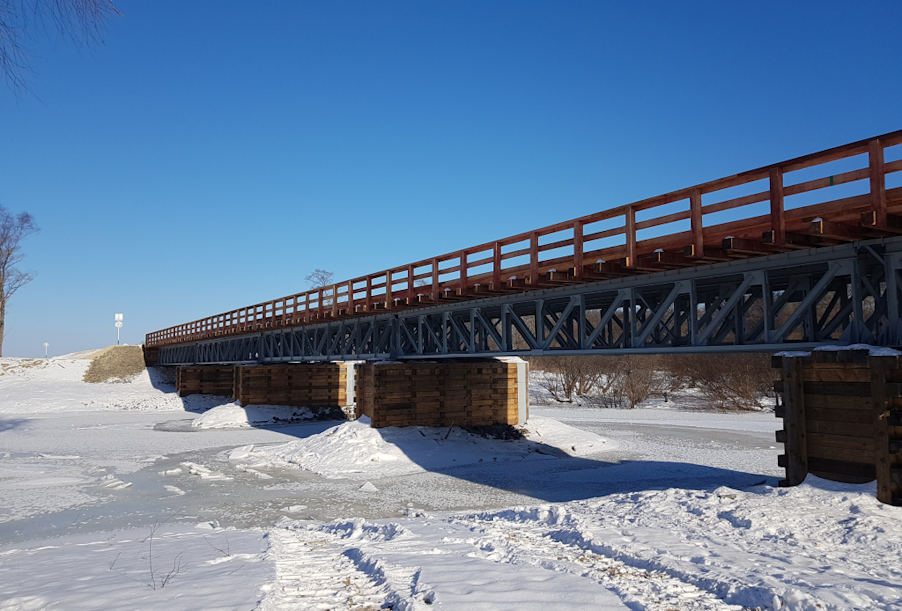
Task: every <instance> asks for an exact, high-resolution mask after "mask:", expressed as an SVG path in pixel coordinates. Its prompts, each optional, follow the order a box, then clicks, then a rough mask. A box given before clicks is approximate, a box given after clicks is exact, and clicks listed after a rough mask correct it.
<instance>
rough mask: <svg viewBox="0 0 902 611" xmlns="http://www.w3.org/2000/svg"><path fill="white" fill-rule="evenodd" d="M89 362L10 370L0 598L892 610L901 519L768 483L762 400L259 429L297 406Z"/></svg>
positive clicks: (771, 473) (276, 605) (852, 492)
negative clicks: (423, 423)
mask: <svg viewBox="0 0 902 611" xmlns="http://www.w3.org/2000/svg"><path fill="white" fill-rule="evenodd" d="M86 366H87V361H84V360H80V359H77V358H69V359H63V358H59V359H47V360H37V361H34V360H25V359H22V360H19V359H0V370H2V373H0V498H2V499H3V502H2V503H0V611H13V610H16V611H19V610H26V609H122V610H131V609H136V608H140V609H142V610H149V611H178V610H181V609H260V610H264V611H281V610H288V609H327V608H328V609H333V610H339V609H343V610H351V609H357V610H363V609H379V608H389V607H390V608H393V609H395V610H396V611H397V610H408V611H409V610H424V609H446V610H453V609H468V610H469V609H475V610H479V609H493V610H496V609H497V610H506V609H517V610H518V611H519V610H523V611H534V610H538V609H547V608H562V609H564V608H566V609H633V610H640V609H641V610H649V611H669V610H673V609H679V610H681V611H709V610H711V611H714V610H716V611H720V610H732V611H741V610H743V609H762V610H763V609H768V610H775V611H776V610H778V609H779V610H780V611H833V610H835V611H840V610H853V609H885V610H890V611H902V588H900V587H899V583H900V581H902V567H900V565H899V558H900V557H902V508H900V507H891V506H888V505H883V504H880V503H879V502H877V500H876V498H875V485H874V483H873V482H872V483H870V484H862V485H852V484H839V483H835V482H828V481H825V480H821V479H818V478H816V477H813V476H809V477H808V479H807V480H806V481H805V483H804V484H803V485H801V486H797V487H793V488H777V487H775V483H776V480H777V479H778V476H779V475H780V474H781V473H782V471H781V470H780V469H778V468H777V467H776V455H777V453H779V451H780V450H779V448H778V447H777V446H779V444H776V443H775V442H773V431H774V430H776V429H777V428H780V421H779V420H778V419H777V418H774V416H773V413H771V412H766V411H764V412H750V413H719V412H713V411H707V410H705V409H702V407H703V406H701V405H700V404H698V403H693V404H692V405H693V408H692V409H690V410H688V411H687V410H686V409H681V408H680V407H681V406H679V405H678V406H674V405H673V404H672V403H671V404H662V403H660V402H652V403H649V404H647V405H645V406H643V407H640V408H637V409H633V410H629V409H589V408H580V407H573V406H568V407H556V406H543V407H537V406H533V407H532V408H531V409H530V419H529V422H528V423H527V426H526V427H525V434H526V438H525V439H522V440H517V441H503V440H491V439H486V438H483V437H480V436H476V435H471V434H469V433H466V432H465V431H463V430H461V429H460V428H459V427H454V428H452V429H450V430H449V429H447V428H442V429H430V428H416V427H413V428H406V429H372V428H370V427H369V426H368V422H366V421H365V420H362V421H356V422H340V423H338V422H303V423H300V424H294V425H291V426H279V427H276V428H266V426H268V425H269V424H271V423H274V422H275V420H274V418H270V417H269V415H274V416H279V415H284V414H285V413H286V412H285V411H283V410H285V409H286V408H278V409H276V408H272V409H271V410H270V411H267V410H266V409H263V410H258V409H257V408H254V407H251V408H249V409H241V408H237V406H235V405H234V404H233V403H232V402H231V401H229V400H228V399H227V398H224V397H197V398H192V397H186V398H184V399H180V398H178V397H177V396H176V395H175V393H174V392H172V388H171V386H168V385H166V384H165V382H164V381H162V380H160V379H155V378H154V377H152V376H151V375H146V376H139V377H138V378H136V379H135V380H133V381H132V382H129V383H121V384H85V383H83V382H81V376H82V375H83V373H84V369H85V367H86ZM207 407H215V408H216V409H211V410H209V411H206V414H205V415H206V416H207V418H206V421H205V420H202V419H203V418H204V415H202V416H198V414H197V413H196V412H198V411H204V410H205V408H207ZM267 414H269V415H267ZM198 422H200V423H204V422H206V424H204V425H203V426H197V424H198ZM261 423H262V424H261ZM374 459H375V460H374ZM496 459H497V460H496ZM550 501H555V502H550ZM436 508H439V509H436ZM310 516H320V517H318V518H316V519H311V518H310ZM236 525H237V526H238V527H236ZM242 525H243V526H242ZM151 534H152V536H151ZM151 561H152V562H153V568H151ZM164 580H165V584H164V583H163V582H164Z"/></svg>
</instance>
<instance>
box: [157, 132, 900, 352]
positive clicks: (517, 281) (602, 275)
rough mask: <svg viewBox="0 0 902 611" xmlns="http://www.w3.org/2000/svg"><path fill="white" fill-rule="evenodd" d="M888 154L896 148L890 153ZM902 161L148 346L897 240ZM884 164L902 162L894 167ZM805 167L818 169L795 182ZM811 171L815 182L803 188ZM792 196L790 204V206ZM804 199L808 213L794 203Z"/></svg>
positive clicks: (851, 155)
mask: <svg viewBox="0 0 902 611" xmlns="http://www.w3.org/2000/svg"><path fill="white" fill-rule="evenodd" d="M890 147H895V148H893V149H892V150H891V151H890V152H889V154H887V152H886V151H887V149H890ZM900 151H902V131H896V132H892V133H889V134H884V135H882V136H878V137H876V138H871V139H867V140H861V141H859V142H853V143H850V144H846V145H843V146H840V147H836V148H832V149H829V150H826V151H821V152H818V153H813V154H811V155H806V156H804V157H799V158H796V159H791V160H789V161H784V162H781V163H777V164H773V165H770V166H766V167H763V168H758V169H755V170H751V171H748V172H744V173H742V174H737V175H735V176H729V177H726V178H721V179H718V180H714V181H711V182H707V183H704V184H701V185H695V186H693V187H689V188H686V189H681V190H679V191H674V192H671V193H667V194H665V195H660V196H657V197H653V198H650V199H646V200H643V201H640V202H635V203H632V204H626V205H624V206H618V207H615V208H611V209H608V210H604V211H601V212H597V213H594V214H590V215H587V216H583V217H580V218H577V219H573V220H570V221H565V222H562V223H557V224H555V225H550V226H547V227H543V228H541V229H536V230H534V231H530V232H526V233H521V234H517V235H514V236H510V237H508V238H505V239H501V240H497V241H494V242H489V243H486V244H480V245H477V246H472V247H469V248H465V249H462V250H460V251H457V252H453V253H447V254H444V255H441V256H437V257H433V258H430V259H424V260H421V261H415V262H413V263H409V264H407V265H403V266H400V267H395V268H392V269H388V270H382V271H379V272H376V273H372V274H368V275H366V276H361V277H358V278H354V279H351V280H348V281H344V282H340V283H337V284H333V285H330V286H326V287H322V288H318V289H314V290H310V291H304V292H300V293H297V294H294V295H289V296H287V297H282V298H279V299H274V300H272V301H267V302H264V303H258V304H255V305H251V306H247V307H243V308H239V309H236V310H231V311H229V312H224V313H222V314H217V315H215V316H210V317H207V318H203V319H200V320H196V321H192V322H189V323H185V324H181V325H177V326H174V327H169V328H167V329H163V330H160V331H156V332H153V333H149V334H148V335H147V338H146V346H148V347H165V346H173V345H178V344H186V343H193V342H198V341H203V340H211V339H216V338H225V337H229V336H238V335H242V334H250V333H259V332H261V331H268V330H277V329H286V328H292V327H299V326H304V325H314V324H322V323H326V322H329V321H333V320H343V319H349V318H354V317H360V316H372V315H373V314H377V313H385V312H388V311H391V310H399V311H406V310H409V309H411V308H423V307H429V306H433V305H436V304H441V303H453V302H455V301H460V300H468V299H477V298H485V297H488V296H491V295H505V294H509V293H521V292H527V291H536V290H541V289H547V288H550V287H555V286H566V285H569V284H580V283H585V282H597V281H598V280H605V279H613V278H622V277H628V276H632V275H636V274H647V273H654V272H660V271H662V270H667V269H677V268H685V267H694V266H699V265H708V264H710V263H713V262H718V261H732V260H737V259H745V258H751V257H759V256H767V255H771V254H775V253H780V252H788V251H792V250H798V249H807V248H816V247H822V246H828V245H835V244H840V243H844V242H853V241H858V240H863V239H868V238H877V237H882V236H893V235H900V234H902V187H896V188H889V189H888V188H887V185H886V177H887V175H889V174H892V173H894V172H902V154H900ZM886 157H900V158H899V159H894V160H891V161H888V162H887V161H885V158H886ZM843 159H848V160H849V161H848V162H846V163H847V164H849V165H851V166H853V169H851V170H850V169H847V168H846V169H845V171H843V172H841V173H833V174H831V172H835V171H836V170H835V169H834V168H835V164H834V165H832V166H831V164H833V163H834V162H837V161H839V160H843ZM809 168H817V169H816V170H814V171H809V172H805V173H803V174H793V173H795V172H800V171H802V170H807V169H809ZM811 173H815V174H818V176H817V177H816V178H809V179H807V180H799V179H798V178H796V177H798V176H804V175H807V174H811ZM840 185H856V186H857V187H847V189H848V188H853V189H855V190H856V191H858V193H857V194H855V195H851V196H846V197H841V198H836V195H837V187H839V186H840ZM840 190H841V189H840ZM804 194H809V195H804ZM797 196H803V197H801V198H799V197H797ZM794 197H795V198H796V199H795V200H792V199H791V200H789V205H787V199H788V198H794ZM808 200H810V202H809V203H806V204H805V205H793V204H794V203H796V201H799V202H802V201H808ZM812 202H813V203H812ZM727 211H733V212H732V213H731V219H732V220H729V221H727V222H718V221H722V220H723V217H724V216H725V215H724V214H723V213H724V212H727ZM762 212H763V213H762Z"/></svg>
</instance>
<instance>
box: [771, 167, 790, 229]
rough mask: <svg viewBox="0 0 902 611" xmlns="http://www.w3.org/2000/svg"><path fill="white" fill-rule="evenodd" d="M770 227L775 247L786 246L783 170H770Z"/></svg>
mask: <svg viewBox="0 0 902 611" xmlns="http://www.w3.org/2000/svg"><path fill="white" fill-rule="evenodd" d="M770 226H771V228H772V229H773V230H774V245H775V246H783V245H784V244H786V216H785V215H784V214H783V169H782V168H771V169H770Z"/></svg>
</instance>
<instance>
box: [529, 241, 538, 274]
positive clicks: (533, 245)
mask: <svg viewBox="0 0 902 611" xmlns="http://www.w3.org/2000/svg"><path fill="white" fill-rule="evenodd" d="M529 282H530V283H531V284H538V283H539V232H538V231H533V232H532V233H530V234H529Z"/></svg>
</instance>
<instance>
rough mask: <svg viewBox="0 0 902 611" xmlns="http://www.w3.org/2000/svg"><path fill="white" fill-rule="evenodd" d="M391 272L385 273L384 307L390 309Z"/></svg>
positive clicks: (391, 304)
mask: <svg viewBox="0 0 902 611" xmlns="http://www.w3.org/2000/svg"><path fill="white" fill-rule="evenodd" d="M391 282H392V278H391V270H389V271H387V272H385V307H386V308H390V307H392V306H393V305H394V304H393V303H392V295H391Z"/></svg>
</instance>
